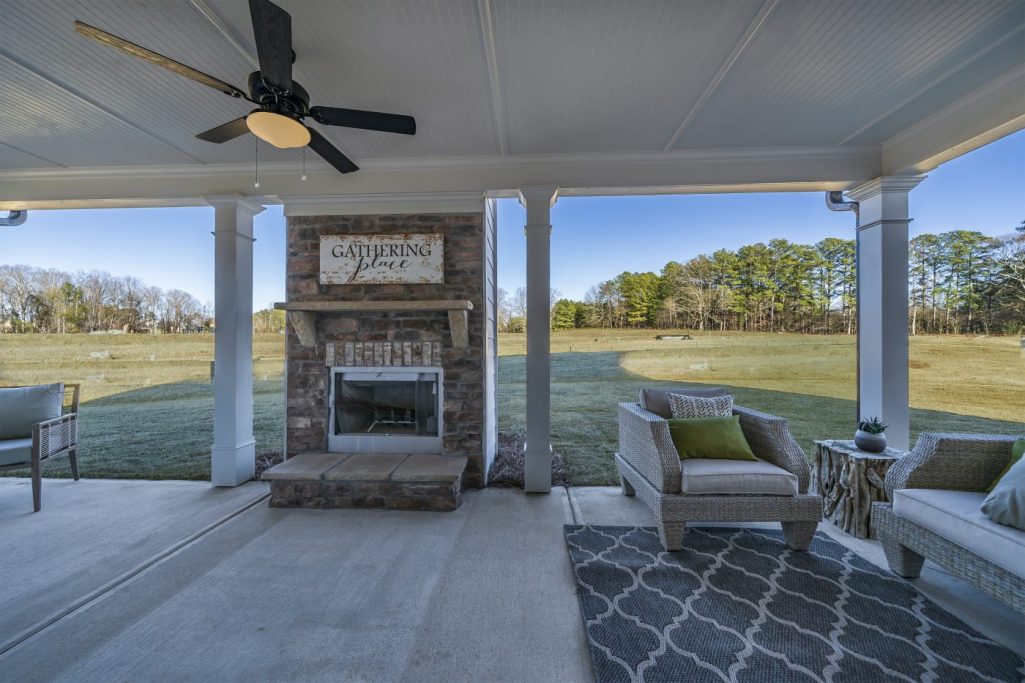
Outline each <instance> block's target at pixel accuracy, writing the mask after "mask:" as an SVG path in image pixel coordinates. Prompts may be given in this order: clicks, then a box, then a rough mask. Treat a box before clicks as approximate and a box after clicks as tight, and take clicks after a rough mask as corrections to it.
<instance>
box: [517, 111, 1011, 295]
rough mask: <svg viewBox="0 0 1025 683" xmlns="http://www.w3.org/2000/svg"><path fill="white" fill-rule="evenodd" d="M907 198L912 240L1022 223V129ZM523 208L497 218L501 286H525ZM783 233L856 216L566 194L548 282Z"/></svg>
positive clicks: (844, 229) (840, 229)
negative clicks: (921, 234) (915, 237)
mask: <svg viewBox="0 0 1025 683" xmlns="http://www.w3.org/2000/svg"><path fill="white" fill-rule="evenodd" d="M928 176H929V177H928V178H926V179H925V180H924V181H922V183H921V184H920V185H919V186H918V187H917V188H915V189H914V190H912V192H911V197H910V204H911V215H912V216H913V218H914V220H913V221H912V223H911V226H910V232H911V236H912V237H913V236H915V235H918V234H920V233H923V232H943V231H946V230H955V229H961V228H964V229H971V230H978V231H980V232H983V233H985V234H987V235H994V236H996V235H1005V234H1007V233H1009V232H1013V230H1014V227H1015V226H1016V225H1018V224H1019V223H1020V222H1021V221H1022V219H1025V131H1021V132H1018V133H1015V134H1014V135H1011V136H1008V137H1006V138H1003V139H1002V140H998V141H997V142H994V143H992V144H990V145H987V146H986V147H982V148H980V149H977V150H975V151H974V152H971V153H969V154H967V155H965V156H963V157H960V158H958V159H954V160H953V161H950V162H948V163H947V164H944V165H943V166H941V167H939V168H938V169H936V170H934V171H932V172H931V173H929V174H928ZM525 217H526V214H525V212H524V210H523V208H522V207H521V206H520V205H519V204H518V203H517V202H516V201H515V200H512V199H509V200H503V201H502V202H501V204H500V205H499V214H498V230H499V240H498V249H499V251H498V259H499V265H498V271H499V272H498V282H499V286H500V287H502V288H503V289H505V290H506V291H508V292H512V291H513V290H515V289H516V288H517V287H520V286H523V285H524V283H525V281H526V280H525V277H524V273H525V269H526V238H525V237H524V235H523V230H522V228H520V227H519V226H522V225H523V224H524V221H525ZM775 237H783V238H785V239H788V240H790V241H792V242H800V243H806V244H812V243H814V242H818V241H819V240H821V239H822V238H824V237H843V238H847V239H853V237H854V217H853V216H852V215H851V214H850V213H835V212H832V211H829V210H828V209H826V206H825V203H824V196H823V193H822V192H800V193H793V192H789V193H782V192H781V193H774V194H719V195H673V196H657V197H566V198H563V199H560V200H559V201H558V202H556V204H555V206H554V207H553V208H552V286H553V287H555V288H556V289H558V290H559V291H560V292H562V294H563V295H564V296H566V297H569V298H572V299H581V298H583V296H584V294H585V293H586V291H587V288H588V287H590V286H591V285H593V284H596V283H598V282H600V281H601V280H607V279H609V278H612V277H614V276H616V275H618V274H619V273H621V272H623V271H625V270H626V271H631V272H643V271H649V270H650V271H654V272H658V271H659V270H661V268H662V266H663V265H665V264H666V262H667V261H671V260H675V261H681V262H682V261H686V260H687V259H689V258H692V257H694V256H697V255H698V254H703V253H711V252H713V251H715V250H716V249H723V248H726V249H736V248H737V247H740V246H743V245H745V244H753V243H755V242H768V241H769V240H770V239H772V238H775Z"/></svg>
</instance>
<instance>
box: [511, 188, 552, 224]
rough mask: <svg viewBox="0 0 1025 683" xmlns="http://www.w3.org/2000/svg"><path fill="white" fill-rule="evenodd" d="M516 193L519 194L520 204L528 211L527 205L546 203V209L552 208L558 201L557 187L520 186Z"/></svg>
mask: <svg viewBox="0 0 1025 683" xmlns="http://www.w3.org/2000/svg"><path fill="white" fill-rule="evenodd" d="M517 192H518V193H519V200H520V204H522V205H523V206H524V208H528V209H529V208H530V207H529V206H528V205H529V204H533V203H535V202H536V203H542V202H543V203H546V204H547V205H548V208H552V207H553V206H555V202H556V201H558V199H559V186H558V185H522V186H520V187H519V188H517ZM528 222H529V218H528Z"/></svg>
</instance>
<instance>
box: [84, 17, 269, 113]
mask: <svg viewBox="0 0 1025 683" xmlns="http://www.w3.org/2000/svg"><path fill="white" fill-rule="evenodd" d="M75 31H77V32H78V33H79V34H81V35H83V36H85V37H86V38H91V39H92V40H95V41H96V42H98V43H103V44H104V45H107V46H108V47H112V48H114V49H117V50H121V51H122V52H127V53H128V54H130V55H132V56H133V57H140V58H142V59H145V60H146V61H147V62H150V63H151V64H156V65H157V66H162V67H163V68H165V69H167V70H168V71H173V72H174V73H176V74H178V75H179V76H184V77H185V78H190V79H192V80H194V81H196V82H197V83H202V84H203V85H205V86H209V87H211V88H214V89H216V90H220V91H221V92H222V93H224V94H225V95H231V96H232V97H241V98H242V99H245V100H248V99H249V98H248V97H247V96H246V94H245V93H244V92H243V91H241V90H239V89H238V88H236V87H235V86H233V85H231V84H230V83H225V82H224V81H222V80H221V79H219V78H214V77H213V76H211V75H209V74H205V73H203V72H202V71H199V70H197V69H193V68H192V67H191V66H186V65H184V64H182V63H181V62H176V61H174V60H173V59H171V58H170V57H165V56H164V55H162V54H160V53H159V52H154V51H153V50H148V49H146V48H144V47H142V46H141V45H136V44H135V43H131V42H129V41H127V40H125V39H124V38H118V37H117V36H115V35H114V34H113V33H107V32H106V31H104V30H102V29H98V28H96V27H95V26H90V25H89V24H83V23H82V22H81V21H76V22H75Z"/></svg>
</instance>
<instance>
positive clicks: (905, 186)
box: [847, 175, 925, 202]
mask: <svg viewBox="0 0 1025 683" xmlns="http://www.w3.org/2000/svg"><path fill="white" fill-rule="evenodd" d="M923 180H925V176H924V175H890V176H882V177H880V178H875V179H873V180H870V181H868V182H867V183H864V184H862V185H859V186H858V187H856V188H854V189H853V190H848V191H847V196H848V197H850V198H851V199H853V200H854V201H856V202H863V201H865V200H867V199H871V198H872V197H875V196H877V195H880V194H885V193H889V192H910V191H911V190H913V189H915V188H916V187H917V186H918V184H919V183H920V182H922V181H923Z"/></svg>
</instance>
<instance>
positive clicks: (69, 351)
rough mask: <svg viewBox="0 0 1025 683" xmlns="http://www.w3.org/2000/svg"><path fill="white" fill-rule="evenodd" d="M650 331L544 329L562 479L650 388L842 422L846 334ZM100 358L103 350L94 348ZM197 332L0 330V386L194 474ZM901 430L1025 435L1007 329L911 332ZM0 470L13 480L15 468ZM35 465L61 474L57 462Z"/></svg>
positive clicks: (99, 461) (107, 455)
mask: <svg viewBox="0 0 1025 683" xmlns="http://www.w3.org/2000/svg"><path fill="white" fill-rule="evenodd" d="M691 334H692V335H693V336H694V337H695V338H694V339H693V340H692V341H686V342H659V341H655V340H654V335H655V333H653V332H650V331H622V332H619V331H616V332H612V333H604V332H597V331H594V330H585V331H571V332H558V333H555V334H554V336H553V342H552V351H553V356H552V413H553V414H552V420H553V425H552V426H553V434H552V440H553V445H554V447H555V449H556V450H557V451H558V452H560V453H561V454H562V455H563V456H564V457H565V458H566V461H567V464H568V466H569V469H570V474H571V477H572V480H573V482H574V483H575V484H582V485H588V484H593V485H597V484H611V483H614V482H615V475H614V466H613V462H612V453H613V452H615V449H616V442H617V438H618V437H617V428H616V413H615V405H616V403H617V402H619V401H628V400H636V396H637V390H638V389H639V388H640V387H642V386H649V385H660V386H669V385H679V384H687V383H698V384H716V385H722V386H726V387H729V388H730V390H731V391H732V392H733V393H734V394H735V395H736V397H737V400H738V403H740V404H742V405H747V406H751V407H755V408H759V409H761V410H766V411H768V412H772V413H777V414H780V415H783V416H786V417H787V418H789V419H790V420H791V425H792V427H793V430H794V433H795V436H796V437H797V438H798V440H799V441H800V442H801V445H802V446H804V447H805V449H806V450H809V449H810V447H811V442H812V440H813V439H816V438H822V437H845V436H849V435H851V434H852V432H853V424H854V417H855V416H854V412H855V408H854V391H855V386H854V351H855V347H854V339H852V338H849V337H842V336H833V337H829V336H803V335H780V334H722V335H720V334H705V333H694V332H691ZM524 344H525V340H524V336H523V335H502V337H501V339H500V340H499V353H500V356H501V357H500V358H499V363H498V399H499V423H500V428H501V429H503V430H522V429H523V414H524V396H525V384H524V371H525V365H524V360H525V359H524V356H523V353H524ZM104 354H106V355H104ZM254 355H255V356H256V361H255V364H254V368H255V377H254V379H255V385H254V386H255V433H256V440H257V450H258V452H267V451H273V450H279V449H280V448H281V443H282V424H283V412H284V400H283V384H284V383H283V377H282V368H283V359H284V340H283V339H282V337H281V336H280V335H257V337H256V339H255V343H254ZM212 358H213V338H212V336H210V335H185V336H175V335H159V336H147V335H124V336H94V335H63V336H57V335H55V336H33V335H0V385H10V384H27V383H38V382H53V381H64V382H81V383H82V385H83V389H82V391H83V394H82V401H83V403H82V408H81V422H80V425H81V427H80V430H81V436H80V441H81V444H82V450H81V455H82V472H83V475H84V476H90V477H118V478H155V479H208V478H209V470H210V464H209V453H210V443H211V440H212V429H213V426H212V413H213V386H212V385H211V384H210V381H209V377H210V360H211V359H212ZM910 372H911V402H912V406H913V410H912V418H911V419H912V425H911V427H912V433H913V436H914V435H917V433H918V432H920V431H923V430H933V431H936V430H948V431H954V430H957V431H975V432H1005V433H1021V432H1023V431H1025V426H1023V425H1022V422H1021V420H1022V416H1023V415H1025V358H1023V356H1022V354H1021V351H1020V350H1019V347H1018V341H1017V339H1010V338H998V337H994V338H969V337H942V338H941V337H917V338H913V339H912V340H911V370H910ZM10 474H14V475H19V474H20V475H21V476H24V473H19V472H12V473H10ZM46 474H47V475H48V476H69V475H70V473H69V472H68V469H67V466H66V464H64V463H57V462H55V463H53V464H52V465H49V466H47V468H46Z"/></svg>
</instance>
